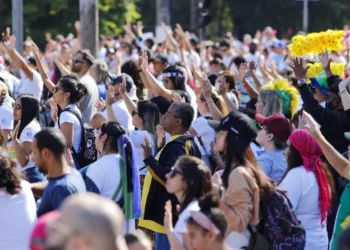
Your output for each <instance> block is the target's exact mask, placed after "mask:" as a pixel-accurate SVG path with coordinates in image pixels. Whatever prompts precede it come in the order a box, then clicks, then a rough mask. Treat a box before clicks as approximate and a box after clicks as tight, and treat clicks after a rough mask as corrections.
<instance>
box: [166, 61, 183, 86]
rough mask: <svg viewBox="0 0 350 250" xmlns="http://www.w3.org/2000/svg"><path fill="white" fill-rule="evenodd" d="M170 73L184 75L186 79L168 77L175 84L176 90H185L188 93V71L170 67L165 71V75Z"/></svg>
mask: <svg viewBox="0 0 350 250" xmlns="http://www.w3.org/2000/svg"><path fill="white" fill-rule="evenodd" d="M170 72H176V73H182V74H183V75H184V77H167V78H169V79H170V80H171V82H172V83H173V84H174V90H183V91H186V77H185V76H186V70H185V69H183V68H182V67H181V66H175V65H172V66H169V67H167V68H165V69H164V70H163V73H170Z"/></svg>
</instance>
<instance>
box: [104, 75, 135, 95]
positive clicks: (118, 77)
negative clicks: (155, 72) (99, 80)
mask: <svg viewBox="0 0 350 250" xmlns="http://www.w3.org/2000/svg"><path fill="white" fill-rule="evenodd" d="M124 74H125V73H124ZM108 76H109V79H111V85H112V86H113V85H115V84H120V83H122V82H123V76H122V74H120V75H114V74H112V73H108ZM125 80H126V90H127V91H128V92H129V91H130V90H131V89H132V86H133V85H134V80H133V79H132V77H131V76H129V75H128V74H125Z"/></svg>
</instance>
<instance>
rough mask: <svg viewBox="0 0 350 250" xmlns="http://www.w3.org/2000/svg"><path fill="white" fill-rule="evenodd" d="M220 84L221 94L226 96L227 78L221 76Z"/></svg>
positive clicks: (219, 77)
mask: <svg viewBox="0 0 350 250" xmlns="http://www.w3.org/2000/svg"><path fill="white" fill-rule="evenodd" d="M218 82H219V93H220V95H224V94H225V93H226V77H225V76H224V75H219V76H218Z"/></svg>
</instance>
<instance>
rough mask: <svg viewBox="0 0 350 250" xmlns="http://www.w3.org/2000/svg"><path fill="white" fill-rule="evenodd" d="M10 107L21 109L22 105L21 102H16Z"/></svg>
mask: <svg viewBox="0 0 350 250" xmlns="http://www.w3.org/2000/svg"><path fill="white" fill-rule="evenodd" d="M12 108H13V109H15V110H21V109H22V105H21V104H17V103H12Z"/></svg>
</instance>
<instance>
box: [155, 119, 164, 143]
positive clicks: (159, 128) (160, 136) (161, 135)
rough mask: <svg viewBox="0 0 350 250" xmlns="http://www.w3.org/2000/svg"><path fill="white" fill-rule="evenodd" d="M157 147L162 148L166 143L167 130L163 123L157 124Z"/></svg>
mask: <svg viewBox="0 0 350 250" xmlns="http://www.w3.org/2000/svg"><path fill="white" fill-rule="evenodd" d="M156 134H157V148H162V147H163V146H164V144H165V131H164V129H163V127H162V126H161V125H157V126H156Z"/></svg>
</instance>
